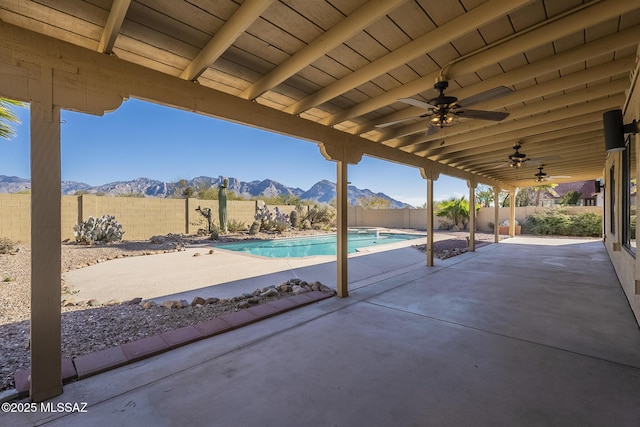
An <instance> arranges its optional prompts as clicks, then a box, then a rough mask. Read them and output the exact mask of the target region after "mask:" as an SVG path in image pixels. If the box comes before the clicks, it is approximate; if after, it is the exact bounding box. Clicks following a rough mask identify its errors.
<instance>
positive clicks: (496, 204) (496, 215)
mask: <svg viewBox="0 0 640 427" xmlns="http://www.w3.org/2000/svg"><path fill="white" fill-rule="evenodd" d="M493 200H494V201H493V211H494V212H493V224H494V225H493V234H494V241H495V243H498V242H499V241H500V189H499V188H498V187H493Z"/></svg>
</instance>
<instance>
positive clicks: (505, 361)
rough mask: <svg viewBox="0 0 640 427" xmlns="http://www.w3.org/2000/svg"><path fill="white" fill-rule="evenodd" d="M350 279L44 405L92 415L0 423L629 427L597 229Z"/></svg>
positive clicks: (614, 287) (629, 378) (631, 333)
mask: <svg viewBox="0 0 640 427" xmlns="http://www.w3.org/2000/svg"><path fill="white" fill-rule="evenodd" d="M394 256H400V255H399V254H398V255H396V254H394V251H390V252H389V253H388V255H387V258H388V259H391V258H392V257H394ZM576 265H579V266H580V268H569V267H570V266H576ZM390 273H393V272H390ZM469 277H473V280H468V278H469ZM352 285H353V287H354V288H355V289H353V290H352V292H351V294H350V297H349V298H343V299H339V298H332V299H329V300H325V301H321V302H318V303H315V304H313V305H310V306H307V307H303V308H299V309H297V310H295V311H293V312H289V313H286V314H282V315H279V316H276V317H273V318H271V319H267V320H263V321H261V322H259V323H255V324H253V325H250V326H245V327H243V328H241V329H238V330H235V331H232V332H227V333H225V334H223V335H218V336H216V337H213V338H209V339H207V340H204V341H200V342H197V343H193V344H189V345H187V346H185V347H182V348H179V349H177V350H172V351H171V352H169V353H164V354H162V355H158V356H155V357H153V358H151V359H146V360H143V361H141V362H138V363H135V364H132V365H128V366H126V367H122V368H119V369H116V370H113V371H109V372H105V373H102V374H99V375H97V376H94V377H90V378H87V379H84V380H81V381H79V382H77V383H71V384H69V385H67V386H66V387H65V393H64V394H63V395H61V396H58V397H56V398H54V399H52V400H51V401H50V402H51V403H52V404H55V403H57V402H78V403H79V402H86V403H88V405H87V409H86V413H75V414H68V413H67V414H65V413H42V412H41V413H38V414H9V415H8V416H7V414H5V415H3V420H6V422H8V423H9V424H11V425H25V424H31V423H34V424H38V425H40V424H41V423H46V425H52V426H54V425H61V426H62V425H64V426H75V425H77V426H85V425H97V426H100V425H105V426H107V425H158V426H162V425H177V424H181V425H185V424H186V425H264V426H275V425H278V426H299V425H323V426H325V425H367V426H389V425H429V426H430V425H433V426H449V425H474V426H512V425H518V426H529V425H580V426H603V425H615V426H621V427H622V426H637V425H638V420H640V402H639V401H638V396H640V331H639V330H638V327H637V324H636V323H635V320H634V317H633V314H632V312H631V310H630V309H629V306H628V303H627V301H626V299H625V296H624V294H623V292H622V290H621V288H620V284H619V282H618V280H617V279H616V276H615V272H614V271H613V267H612V265H611V262H610V260H609V258H608V256H607V254H606V250H605V249H604V247H603V245H602V243H601V242H599V241H597V240H578V239H536V238H527V237H517V238H513V239H508V240H506V241H505V242H503V243H501V244H494V245H489V246H485V247H482V248H480V249H479V250H478V251H476V252H475V253H467V254H464V255H461V256H458V257H455V258H450V259H448V260H445V261H442V262H438V263H437V266H436V267H434V268H425V267H424V266H421V265H414V266H413V268H407V267H406V266H405V267H403V268H402V269H401V270H398V271H397V272H396V274H387V275H385V277H382V276H378V278H377V279H375V278H367V279H364V280H362V281H357V282H354V283H352Z"/></svg>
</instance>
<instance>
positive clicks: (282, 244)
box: [217, 232, 425, 258]
mask: <svg viewBox="0 0 640 427" xmlns="http://www.w3.org/2000/svg"><path fill="white" fill-rule="evenodd" d="M421 237H425V236H424V235H420V234H402V233H376V232H372V233H349V243H348V248H349V253H353V252H356V251H357V249H360V248H364V247H367V246H377V245H384V244H388V243H396V242H403V241H406V240H412V239H419V238H421ZM217 247H218V248H220V249H228V250H231V251H236V252H243V253H248V254H252V255H258V256H263V257H269V258H300V257H306V256H313V255H335V254H336V247H337V236H336V235H335V234H331V235H326V236H314V237H303V238H291V239H275V240H254V241H247V242H239V243H228V244H224V245H219V246H217Z"/></svg>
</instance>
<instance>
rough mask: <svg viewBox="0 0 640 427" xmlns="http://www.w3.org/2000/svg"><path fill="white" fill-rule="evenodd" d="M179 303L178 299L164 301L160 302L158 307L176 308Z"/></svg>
mask: <svg viewBox="0 0 640 427" xmlns="http://www.w3.org/2000/svg"><path fill="white" fill-rule="evenodd" d="M179 305H180V303H179V302H178V301H164V302H163V303H162V304H160V307H164V308H178V306H179Z"/></svg>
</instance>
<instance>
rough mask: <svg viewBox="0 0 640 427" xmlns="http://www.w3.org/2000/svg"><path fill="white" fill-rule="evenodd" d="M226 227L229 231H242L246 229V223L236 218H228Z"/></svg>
mask: <svg viewBox="0 0 640 427" xmlns="http://www.w3.org/2000/svg"><path fill="white" fill-rule="evenodd" d="M227 229H228V230H229V232H230V233H236V232H238V231H244V230H246V229H247V223H246V222H244V221H240V220H238V219H230V220H229V221H227Z"/></svg>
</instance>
